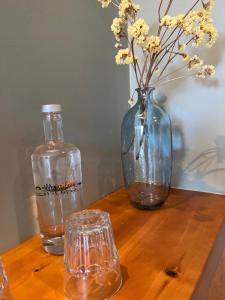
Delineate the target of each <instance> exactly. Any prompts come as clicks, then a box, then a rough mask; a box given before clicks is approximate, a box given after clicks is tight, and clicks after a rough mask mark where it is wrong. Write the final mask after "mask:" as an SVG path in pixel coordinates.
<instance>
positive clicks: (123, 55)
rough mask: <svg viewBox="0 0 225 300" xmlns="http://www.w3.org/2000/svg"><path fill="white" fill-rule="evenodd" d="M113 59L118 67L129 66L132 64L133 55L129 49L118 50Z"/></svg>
mask: <svg viewBox="0 0 225 300" xmlns="http://www.w3.org/2000/svg"><path fill="white" fill-rule="evenodd" d="M115 58H116V63H117V64H118V65H129V64H131V63H133V55H132V53H131V52H130V49H129V48H126V49H120V50H119V51H118V53H117V55H116V57H115ZM135 59H136V58H135Z"/></svg>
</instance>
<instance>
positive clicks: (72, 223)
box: [65, 209, 111, 232]
mask: <svg viewBox="0 0 225 300" xmlns="http://www.w3.org/2000/svg"><path fill="white" fill-rule="evenodd" d="M110 224H111V221H110V217H109V213H107V212H105V211H102V210H100V209H85V210H82V211H79V212H74V213H73V214H71V215H70V216H69V217H67V219H66V221H65V227H66V229H69V230H70V229H74V230H76V231H77V230H79V231H82V232H86V231H89V230H94V229H101V228H104V227H105V226H109V225H110Z"/></svg>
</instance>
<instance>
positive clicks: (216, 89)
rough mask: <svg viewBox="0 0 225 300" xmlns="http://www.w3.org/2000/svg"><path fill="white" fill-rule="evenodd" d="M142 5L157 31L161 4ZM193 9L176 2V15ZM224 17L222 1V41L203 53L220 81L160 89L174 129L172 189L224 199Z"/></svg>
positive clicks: (219, 17) (219, 20) (144, 0)
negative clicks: (221, 195)
mask: <svg viewBox="0 0 225 300" xmlns="http://www.w3.org/2000/svg"><path fill="white" fill-rule="evenodd" d="M138 3H140V4H141V6H142V8H143V10H142V11H143V13H144V17H146V18H147V19H148V21H149V24H150V25H152V24H153V20H154V19H155V15H154V14H153V12H156V9H157V8H156V6H155V5H156V4H157V3H158V1H155V2H154V3H153V2H151V3H150V1H149V0H142V1H138ZM191 3H192V1H191ZM193 3H194V2H193ZM188 4H189V5H190V1H184V2H183V1H181V2H179V1H174V6H175V7H176V9H177V11H176V12H182V11H184V8H186V7H187V5H188ZM177 5H179V7H177ZM224 11H225V3H224V1H217V4H216V8H215V13H214V18H215V23H216V25H217V27H218V29H219V33H220V38H219V40H218V42H217V44H216V45H215V46H214V47H213V48H212V49H209V50H208V49H204V50H203V52H202V51H200V54H201V55H202V56H203V57H204V58H205V62H207V63H209V64H214V65H215V66H216V68H217V76H216V78H215V79H213V80H211V81H210V80H208V81H206V82H202V81H199V80H195V79H185V80H182V81H176V82H174V83H173V84H171V83H170V84H167V85H164V87H162V88H161V89H162V91H163V92H164V93H165V94H166V95H167V102H166V103H165V107H166V109H167V110H168V112H169V114H170V116H171V118H172V123H173V138H174V172H173V185H174V186H176V187H182V188H185V189H191V190H198V191H205V192H213V193H222V194H225V27H224ZM153 26H154V24H153ZM130 81H131V91H132V92H133V89H134V88H135V87H136V83H135V80H134V77H133V75H132V74H131V77H130Z"/></svg>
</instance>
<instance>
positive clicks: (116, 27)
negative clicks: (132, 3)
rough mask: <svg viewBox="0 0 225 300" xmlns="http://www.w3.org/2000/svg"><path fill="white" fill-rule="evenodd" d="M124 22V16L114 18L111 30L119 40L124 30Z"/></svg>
mask: <svg viewBox="0 0 225 300" xmlns="http://www.w3.org/2000/svg"><path fill="white" fill-rule="evenodd" d="M123 24H124V20H123V19H122V18H114V19H113V22H112V25H111V30H112V32H113V33H114V36H115V39H116V40H117V41H120V38H121V32H122V30H123Z"/></svg>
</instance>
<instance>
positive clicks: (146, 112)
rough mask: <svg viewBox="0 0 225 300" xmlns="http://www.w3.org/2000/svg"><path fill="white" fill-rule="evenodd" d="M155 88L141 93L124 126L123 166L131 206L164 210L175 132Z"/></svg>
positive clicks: (168, 187) (126, 116)
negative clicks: (162, 207)
mask: <svg viewBox="0 0 225 300" xmlns="http://www.w3.org/2000/svg"><path fill="white" fill-rule="evenodd" d="M153 91H154V88H144V89H137V93H138V101H137V103H136V104H135V105H134V106H133V107H132V108H131V109H130V110H129V111H128V112H127V113H126V115H125V116H124V119H123V123H122V132H121V136H122V165H123V175H124V181H125V186H126V188H127V190H128V193H129V195H130V198H131V203H132V204H133V205H134V206H135V207H137V208H140V209H155V208H158V207H160V206H161V205H162V204H163V203H164V202H165V200H166V199H167V197H168V195H169V190H170V184H171V172H172V132H171V122H170V118H169V115H168V114H167V112H166V111H165V110H164V109H163V108H162V107H160V106H159V105H157V104H156V103H154V100H153Z"/></svg>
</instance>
